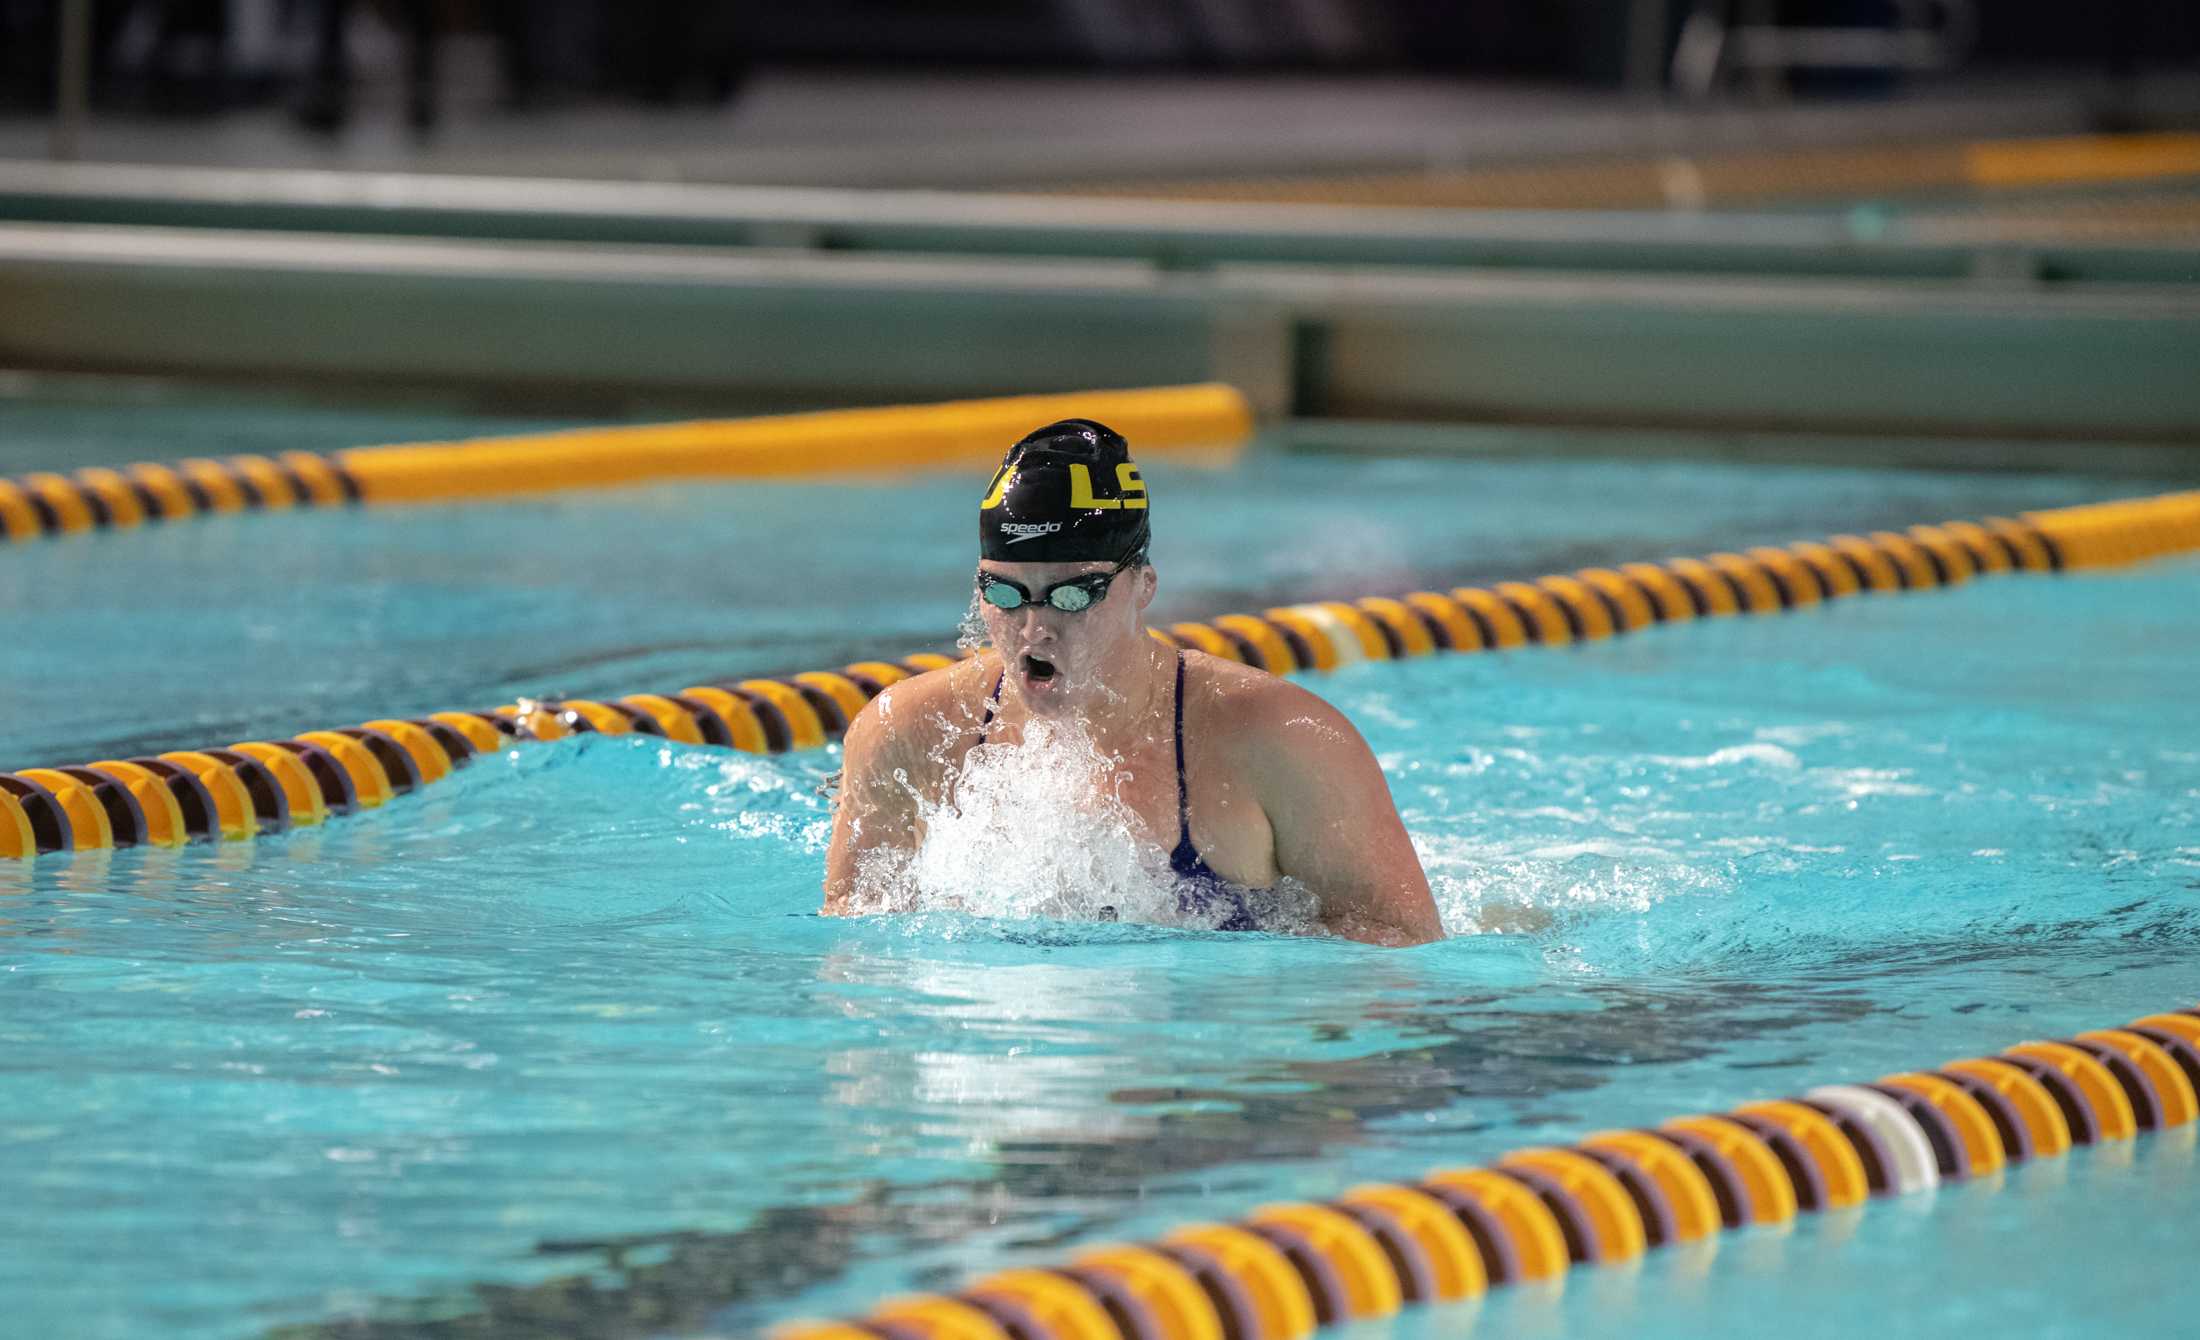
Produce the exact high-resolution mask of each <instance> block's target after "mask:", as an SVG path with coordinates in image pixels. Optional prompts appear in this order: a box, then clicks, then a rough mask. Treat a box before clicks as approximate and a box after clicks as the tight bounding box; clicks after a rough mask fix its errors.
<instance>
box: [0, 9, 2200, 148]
mask: <svg viewBox="0 0 2200 1340" xmlns="http://www.w3.org/2000/svg"><path fill="white" fill-rule="evenodd" d="M1692 3H1693V0H1668V2H1667V3H1666V4H1665V6H1664V8H1665V11H1666V14H1665V17H1666V23H1665V25H1664V26H1665V29H1666V36H1667V41H1668V51H1667V54H1668V56H1669V55H1670V43H1671V42H1672V40H1673V38H1674V37H1675V36H1676V35H1677V34H1678V32H1679V30H1680V27H1681V25H1682V23H1683V22H1684V21H1685V19H1686V18H1687V16H1688V13H1689V10H1690V7H1691V4H1692ZM59 9H60V5H59V4H58V3H56V2H55V0H0V107H5V108H8V109H11V110H13V111H16V112H19V113H35V112H39V111H43V110H44V109H45V108H46V107H48V106H50V104H51V101H52V97H53V77H52V66H53V52H54V45H55V37H54V34H55V22H56V15H57V13H58V12H59ZM1772 9H1773V11H1774V12H1775V13H1776V15H1777V17H1778V18H1779V20H1780V21H1781V22H1784V23H1797V24H1822V25H1883V24H1886V23H1889V22H1891V21H1892V20H1893V18H1894V15H1895V12H1896V10H1895V5H1894V3H1893V0H1775V2H1774V3H1773V4H1772ZM248 10H249V13H247V11H248ZM361 11H371V13H369V14H367V15H365V16H362V14H361ZM94 13H95V36H94V70H95V76H94V82H93V104H94V106H97V107H101V108H106V109H123V110H134V111H142V112H149V113H155V114H191V113H194V112H206V111H217V110H223V109H227V108H234V107H243V106H255V105H266V104H269V103H276V102H284V101H290V102H294V103H297V104H299V106H300V107H301V111H302V114H304V115H306V116H307V117H308V119H311V118H312V115H313V113H314V110H315V107H316V105H317V104H327V103H328V102H329V101H330V98H331V96H332V90H336V89H340V88H341V87H342V86H343V85H344V84H345V83H346V82H347V81H349V80H350V79H352V78H353V77H355V76H354V68H353V59H354V58H347V57H346V56H345V54H344V52H343V44H341V43H332V42H331V41H330V40H329V35H330V34H331V33H334V32H339V31H343V30H344V28H345V25H346V24H347V23H348V24H350V25H351V30H352V31H356V29H357V27H358V25H359V24H360V23H362V22H378V23H379V24H380V25H381V26H383V27H384V28H386V29H387V30H389V31H390V32H391V33H393V34H395V35H396V37H397V40H398V41H399V43H400V44H401V49H402V50H403V51H404V53H405V54H404V55H403V56H402V58H401V59H402V61H403V62H404V63H405V64H406V66H407V69H408V71H409V72H417V71H419V70H422V69H426V70H429V71H432V70H433V62H434V60H435V54H434V53H435V48H436V46H438V45H440V44H441V42H442V41H443V40H444V39H447V38H448V37H450V36H453V35H459V34H473V35H477V36H480V37H485V38H488V39H490V40H491V41H492V42H493V44H494V47H495V50H496V53H497V54H496V61H495V68H496V71H497V74H498V78H497V83H498V91H497V93H498V97H499V100H500V101H502V102H504V103H505V104H506V105H508V106H514V107H519V108H525V107H527V106H529V105H534V104H541V103H551V102H570V101H574V100H599V99H611V100H634V101H641V102H657V103H668V104H669V103H690V104H693V103H708V102H712V101H722V100H725V99H728V98H732V97H736V96H738V94H739V92H740V89H741V87H742V84H743V82H744V81H745V79H746V77H747V76H748V75H749V73H750V72H751V71H753V70H754V69H755V68H756V67H758V66H761V65H773V66H812V67H816V66H837V67H852V68H869V69H893V70H902V69H910V68H928V69H947V70H953V69H957V68H960V69H968V70H972V71H985V70H1001V69H1017V70H1021V71H1024V72H1027V73H1028V72H1031V71H1034V70H1036V71H1045V70H1047V69H1059V70H1062V71H1065V72H1090V71H1096V70H1124V71H1182V72H1199V71H1214V72H1238V73H1246V74H1256V73H1260V72H1274V71H1309V70H1323V71H1336V72H1369V73H1382V72H1423V73H1436V74H1445V73H1455V74H1460V75H1471V76H1475V77H1478V78H1489V77H1499V78H1503V77H1516V78H1520V79H1525V80H1536V81H1544V82H1555V83H1565V84H1573V85H1579V86H1587V87H1594V86H1599V85H1615V84H1617V83H1618V82H1619V81H1620V80H1621V78H1622V76H1623V73H1624V70H1625V52H1626V43H1627V35H1628V31H1629V20H1630V8H1629V6H1628V4H1626V3H1625V2H1624V0H802V3H799V4H764V3H732V2H729V0H715V2H714V0H379V3H374V4H359V3H352V0H257V2H256V3H253V4H251V5H249V6H247V5H239V4H235V3H226V2H225V0H99V3H97V4H96V5H95V6H94ZM1973 17H1974V21H1975V25H1976V39H1975V42H1974V43H1973V44H1972V46H1971V48H1970V54H1969V56H1968V58H1967V60H1966V62H1965V68H1966V69H1969V70H1980V71H2009V72H2021V71H2023V70H2026V69H2043V70H2044V69H2062V70H2070V69H2073V68H2079V69H2082V68H2086V67H2093V68H2096V69H2098V70H2100V71H2101V72H2102V73H2104V74H2107V75H2111V76H2114V75H2123V74H2130V73H2134V72H2139V73H2147V72H2159V71H2162V70H2166V69H2177V68H2184V67H2189V66H2191V65H2193V64H2194V62H2195V61H2196V60H2200V4H2195V3H2194V0H2089V2H2087V3H2070V2H2069V0H2060V2H2053V3H2051V2H2049V0H1978V2H1977V3H1976V5H1975V8H1974V13H1973ZM246 27H250V28H252V29H253V30H254V31H255V32H256V33H257V34H258V36H257V37H256V38H255V39H254V40H252V41H249V42H248V41H245V40H244V39H243V31H242V30H243V29H244V28H246ZM271 34H272V35H271ZM422 35H427V36H430V37H433V38H434V39H435V41H432V42H422V41H420V40H419V39H420V38H421V36H422ZM352 45H354V46H356V45H357V44H356V43H353V44H352ZM247 48H250V49H247ZM1902 78H1903V76H1900V75H1896V74H1889V73H1885V72H1849V73H1839V72H1825V73H1822V74H1817V75H1813V74H1811V73H1810V72H1804V73H1803V74H1802V75H1800V76H1798V77H1797V79H1796V80H1795V81H1794V82H1796V83H1797V84H1799V85H1801V86H1809V87H1812V88H1813V89H1814V90H1818V91H1830V92H1834V93H1840V92H1844V91H1847V92H1855V93H1859V94H1870V93H1872V92H1875V91H1878V90H1882V89H1886V88H1889V87H1892V86H1894V85H1896V84H1898V83H1899V82H1901V80H1902ZM431 82H432V81H431ZM321 110H322V111H323V112H324V113H325V111H326V107H325V106H322V108H321ZM433 116H434V110H433V108H432V106H424V107H422V108H421V109H420V116H419V117H418V119H419V120H421V121H423V122H428V121H432V119H433Z"/></svg>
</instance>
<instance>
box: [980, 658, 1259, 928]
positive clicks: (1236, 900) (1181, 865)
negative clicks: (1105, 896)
mask: <svg viewBox="0 0 2200 1340" xmlns="http://www.w3.org/2000/svg"><path fill="white" fill-rule="evenodd" d="M1007 677H1008V672H1007V671H1006V670H1003V671H1002V672H1001V674H1000V676H999V677H998V678H996V679H995V680H994V681H993V693H992V696H991V697H989V698H987V699H986V701H985V717H984V719H983V720H981V721H980V722H979V723H978V742H979V743H980V744H983V743H985V733H986V731H987V730H988V729H989V728H991V726H992V725H993V705H994V704H995V703H997V702H999V701H1000V700H1001V685H1002V682H1003V681H1004V680H1005V679H1006V678H1007ZM1176 827H1177V839H1176V847H1175V848H1174V849H1173V850H1172V851H1170V853H1169V869H1170V871H1171V872H1172V873H1174V874H1175V875H1176V910H1177V911H1179V912H1182V913H1184V914H1186V915H1205V916H1214V915H1215V914H1217V913H1221V914H1222V916H1221V920H1220V921H1219V922H1218V923H1217V924H1216V926H1215V929H1216V930H1218V931H1252V930H1259V929H1260V925H1259V923H1258V922H1257V921H1255V920H1254V918H1253V910H1252V908H1250V907H1248V906H1246V903H1245V891H1244V890H1242V889H1240V888H1238V887H1237V886H1236V885H1234V884H1232V883H1231V882H1230V881H1229V880H1227V879H1224V878H1223V877H1222V876H1221V875H1219V874H1217V873H1215V869H1214V867H1213V866H1210V865H1208V864H1207V858H1206V857H1204V856H1201V855H1200V854H1199V848H1198V847H1196V846H1194V845H1193V844H1192V793H1191V790H1190V789H1189V788H1188V787H1187V786H1185V784H1184V653H1183V652H1181V651H1180V652H1178V653H1177V654H1176Z"/></svg>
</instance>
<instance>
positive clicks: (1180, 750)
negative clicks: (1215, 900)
mask: <svg viewBox="0 0 2200 1340" xmlns="http://www.w3.org/2000/svg"><path fill="white" fill-rule="evenodd" d="M1176 831H1177V845H1179V846H1183V847H1189V846H1191V844H1192V789H1191V787H1190V786H1188V785H1186V784H1185V781H1184V653H1183V652H1182V651H1179V652H1177V654H1176Z"/></svg>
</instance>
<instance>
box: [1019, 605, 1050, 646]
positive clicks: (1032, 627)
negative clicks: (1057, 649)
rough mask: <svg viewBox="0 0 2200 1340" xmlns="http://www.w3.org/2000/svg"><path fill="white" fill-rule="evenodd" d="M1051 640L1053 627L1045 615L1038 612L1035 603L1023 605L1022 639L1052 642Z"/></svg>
mask: <svg viewBox="0 0 2200 1340" xmlns="http://www.w3.org/2000/svg"><path fill="white" fill-rule="evenodd" d="M1053 640H1054V628H1053V626H1052V625H1051V624H1049V623H1048V622H1047V618H1046V615H1044V614H1042V613H1040V611H1039V607H1038V606H1037V605H1026V606H1024V641H1026V642H1052V641H1053Z"/></svg>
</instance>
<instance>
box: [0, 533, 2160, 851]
mask: <svg viewBox="0 0 2200 1340" xmlns="http://www.w3.org/2000/svg"><path fill="white" fill-rule="evenodd" d="M2195 552H2200V491H2193V492H2185V493H2171V494H2163V495H2160V496H2157V497H2149V498H2133V499H2125V500H2120V501H2115V502H2105V503H2091V504H2087V505H2084V506H2080V507H2066V508H2061V509H2057V510H2053V511H2045V512H2026V513H2024V514H2023V515H2022V516H2020V517H2018V518H2015V519H2011V518H2005V517H1989V518H1987V519H1986V520H1984V521H1978V522H1971V521H1950V522H1946V523H1943V524H1941V525H1938V526H1912V527H1910V528H1909V530H1908V531H1906V532H1901V533H1897V532H1894V531H1875V532H1873V533H1872V534H1870V535H1863V536H1857V535H1836V536H1833V537H1831V538H1830V539H1827V540H1825V541H1823V542H1815V541H1802V542H1798V543H1795V544H1791V545H1789V546H1787V547H1785V548H1771V547H1760V548H1755V549H1750V550H1748V551H1747V552H1743V553H1728V552H1722V553H1715V554H1711V555H1709V556H1708V557H1705V558H1674V559H1668V560H1666V561H1665V562H1664V563H1628V564H1623V565H1621V566H1619V567H1617V568H1584V569H1582V570H1581V571H1580V572H1577V573H1573V574H1570V575H1552V576H1547V577H1542V578H1538V579H1537V580H1535V581H1532V582H1499V583H1497V584H1496V585H1494V586H1492V587H1489V588H1482V587H1460V588H1458V589H1455V590H1453V591H1451V592H1450V593H1448V594H1445V593H1439V592H1434V591H1415V592H1410V593H1408V594H1406V595H1404V596H1398V597H1391V596H1368V597H1365V598H1363V599H1360V600H1357V601H1321V602H1315V603H1311V604H1302V605H1289V606H1280V607H1277V608H1273V609H1269V610H1266V611H1263V612H1262V613H1260V614H1257V615H1254V614H1225V615H1220V616H1218V617H1216V618H1214V619H1212V620H1209V621H1206V622H1203V623H1199V622H1184V623H1174V624H1170V625H1168V626H1167V627H1166V628H1157V629H1154V630H1152V631H1153V635H1154V637H1155V638H1156V639H1158V640H1159V641H1161V642H1163V643H1166V644H1168V645H1170V646H1177V647H1190V648H1195V649H1198V650H1201V651H1206V652H1209V653H1212V654H1213V655H1217V656H1221V657H1225V658H1227V659H1230V660H1235V661H1239V662H1242V663H1244V664H1247V665H1252V666H1257V667H1260V668H1262V669H1266V670H1268V671H1271V672H1273V673H1276V674H1288V673H1291V672H1293V671H1298V670H1322V671H1326V670H1333V669H1336V668H1338V667H1339V666H1343V665H1349V664H1353V663H1356V662H1359V661H1386V660H1403V659H1408V658H1412V657H1417V656H1428V655H1433V654H1435V653H1437V652H1439V651H1443V652H1475V651H1488V650H1507V649H1511V648H1515V647H1524V646H1530V645H1541V646H1563V645H1567V644H1570V643H1575V642H1583V641H1596V640H1601V639H1604V638H1609V637H1614V636H1617V635H1619V634H1622V633H1629V632H1634V631H1637V630H1639V629H1643V628H1648V627H1650V626H1652V625H1655V624H1662V623H1683V622H1689V621H1692V620H1696V619H1704V618H1719V617H1724V616H1731V615H1735V614H1741V613H1748V614H1776V613H1780V612H1783V611H1788V610H1797V609H1806V608H1809V607H1812V606H1815V605H1819V604H1821V603H1824V602H1826V601H1829V600H1839V599H1845V598H1849V597H1853V596H1858V595H1864V594H1891V593H1895V592H1900V591H1912V590H1925V589H1933V588H1939V587H1943V586H1957V585H1961V584H1963V583H1965V582H1968V581H1970V580H1972V579H1973V578H1974V577H1978V576H1983V575H1990V574H1995V573H2006V572H2057V571H2065V570H2078V569H2088V568H2102V567H2117V566H2123V565H2127V564H2132V563H2139V562H2144V561H2146V560H2148V559H2152V558H2159V557H2165V556H2170V555H2176V554H2189V553H2195ZM964 654H966V655H967V654H969V653H967V652H966V653H964ZM954 660H955V658H954V657H951V656H946V655H942V654H939V653H934V652H920V653H917V654H915V655H911V656H905V657H902V658H900V659H898V660H893V661H884V660H877V661H858V662H855V663H854V664H851V665H846V666H842V667H841V668H839V669H837V670H811V671H805V672H802V673H799V674H793V675H785V676H758V677H754V678H748V679H739V680H724V681H720V682H718V683H715V684H698V685H691V686H689V687H687V688H683V689H679V690H677V691H674V692H671V693H633V694H628V695H626V696H625V697H623V698H618V699H614V700H610V701H602V702H599V701H595V700H592V699H580V698H568V699H563V700H531V699H530V700H522V701H520V702H517V703H513V704H509V705H506V706H503V707H498V708H494V709H490V710H486V711H451V712H435V713H430V714H428V715H426V716H420V717H413V718H409V719H398V718H381V719H377V720H374V721H369V722H366V723H364V724H362V725H358V726H350V727H344V728H341V729H337V730H323V731H308V732H306V733H304V734H302V735H299V736H296V737H294V738H292V739H288V740H274V741H249V742H245V743H241V744H234V745H230V746H228V747H227V748H224V749H198V750H178V751H172V752H169V753H164V754H158V755H152V756H148V757H143V758H136V759H102V760H98V761H95V762H91V763H86V764H81V765H76V766H68V767H58V768H26V769H22V770H20V771H17V772H13V773H5V772H0V857H17V858H21V857H29V856H34V855H38V854H41V853H47V852H61V851H70V850H83V849H90V848H106V847H126V846H134V845H139V844H148V843H149V844H152V845H156V846H180V845H182V844H184V843H186V842H192V841H231V842H233V841H245V840H249V839H251V838H254V837H257V836H259V835H261V834H264V833H276V832H281V831H283V830H285V829H288V828H297V827H307V826H311V825H315V824H319V823H322V822H324V821H325V820H326V819H328V818H329V817H331V816H334V815H341V814H349V813H351V812H353V811H355V810H360V809H373V808H376V807H379V806H381V805H383V804H385V803H387V802H389V801H390V800H393V799H395V798H396V797H398V796H401V795H405V794H408V793H410V792H412V791H415V790H418V789H419V788H421V787H424V786H429V785H433V784H434V783H435V782H438V781H441V780H442V779H443V778H444V777H446V776H448V775H449V774H450V773H451V772H452V771H453V770H455V769H457V768H459V767H462V766H464V765H465V764H466V763H467V762H468V761H469V760H471V759H472V758H473V756H474V755H475V754H477V753H480V752H482V751H485V750H501V749H504V748H508V747H510V746H512V745H515V744H518V743H522V742H527V741H545V740H556V739H563V738H564V737H566V736H568V735H575V734H585V733H591V732H593V733H597V734H604V735H626V734H643V735H656V736H661V737H663V738H665V739H668V740H673V741H676V742H678V743H681V744H687V745H716V746H719V747H722V748H733V749H739V750H743V751H745V752H748V753H773V754H776V753H784V752H786V751H788V750H793V749H815V748H819V747H821V746H823V745H825V744H827V743H829V742H830V741H831V740H833V739H836V738H838V737H839V735H840V734H841V733H842V732H843V731H845V730H846V729H847V727H848V722H849V721H850V720H851V719H852V718H853V717H854V716H855V715H856V714H857V713H858V712H861V711H862V710H863V705H864V704H865V703H867V702H869V701H870V700H871V699H872V698H874V697H876V696H877V695H878V694H879V693H880V692H881V691H883V690H884V689H885V688H886V687H887V686H888V685H890V684H893V683H895V682H897V681H899V680H902V679H906V678H908V677H909V676H911V675H915V674H922V673H924V672H925V671H928V670H937V669H941V668H943V667H946V666H949V665H952V664H954Z"/></svg>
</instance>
